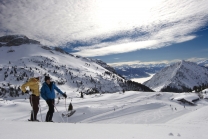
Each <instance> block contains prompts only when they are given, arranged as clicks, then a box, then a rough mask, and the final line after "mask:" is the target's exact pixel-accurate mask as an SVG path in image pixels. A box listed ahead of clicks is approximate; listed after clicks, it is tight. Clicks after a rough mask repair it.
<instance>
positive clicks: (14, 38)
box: [0, 35, 40, 46]
mask: <svg viewBox="0 0 208 139" xmlns="http://www.w3.org/2000/svg"><path fill="white" fill-rule="evenodd" d="M0 42H2V43H3V44H2V43H1V45H0V46H19V45H22V44H40V42H39V41H36V40H32V39H29V38H28V37H26V36H23V35H7V36H2V37H0Z"/></svg>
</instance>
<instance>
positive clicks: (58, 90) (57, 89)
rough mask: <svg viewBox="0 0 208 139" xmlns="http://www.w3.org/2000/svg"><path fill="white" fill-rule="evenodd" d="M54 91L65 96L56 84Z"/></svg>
mask: <svg viewBox="0 0 208 139" xmlns="http://www.w3.org/2000/svg"><path fill="white" fill-rule="evenodd" d="M54 89H55V90H56V91H57V92H58V93H60V94H62V95H64V93H63V92H62V91H61V90H60V89H59V88H58V87H57V86H56V85H55V83H54Z"/></svg>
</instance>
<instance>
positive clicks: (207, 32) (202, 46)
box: [93, 27, 208, 63]
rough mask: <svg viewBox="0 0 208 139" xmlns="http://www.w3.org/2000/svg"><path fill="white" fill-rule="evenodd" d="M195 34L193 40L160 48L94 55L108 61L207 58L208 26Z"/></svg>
mask: <svg viewBox="0 0 208 139" xmlns="http://www.w3.org/2000/svg"><path fill="white" fill-rule="evenodd" d="M194 34H196V35H197V37H196V38H195V39H193V40H190V41H187V42H183V43H177V44H172V45H170V46H167V47H162V48H158V49H151V50H149V49H143V50H138V51H134V52H129V53H122V54H113V55H107V56H97V57H93V58H96V59H101V60H103V61H105V62H107V63H117V62H128V61H141V62H151V61H164V60H167V61H172V60H175V59H183V60H186V59H190V58H207V59H208V27H207V28H206V27H205V28H204V29H200V30H198V31H196V32H194Z"/></svg>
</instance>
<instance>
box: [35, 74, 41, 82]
mask: <svg viewBox="0 0 208 139" xmlns="http://www.w3.org/2000/svg"><path fill="white" fill-rule="evenodd" d="M40 77H41V75H40V74H39V73H37V72H35V73H34V78H35V79H37V80H39V81H40Z"/></svg>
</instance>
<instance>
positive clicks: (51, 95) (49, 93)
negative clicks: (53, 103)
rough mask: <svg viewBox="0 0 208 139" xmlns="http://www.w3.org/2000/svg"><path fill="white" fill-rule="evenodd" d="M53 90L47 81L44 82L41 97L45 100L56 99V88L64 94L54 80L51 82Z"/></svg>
mask: <svg viewBox="0 0 208 139" xmlns="http://www.w3.org/2000/svg"><path fill="white" fill-rule="evenodd" d="M51 84H52V85H51V90H50V88H49V86H48V85H47V83H46V82H44V83H43V85H42V87H41V91H40V93H41V97H42V98H43V99H44V100H48V99H55V91H54V89H55V90H56V91H57V92H58V93H60V94H62V95H63V94H64V93H63V92H62V91H61V90H60V89H59V88H58V87H57V86H56V85H55V83H54V82H51Z"/></svg>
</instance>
